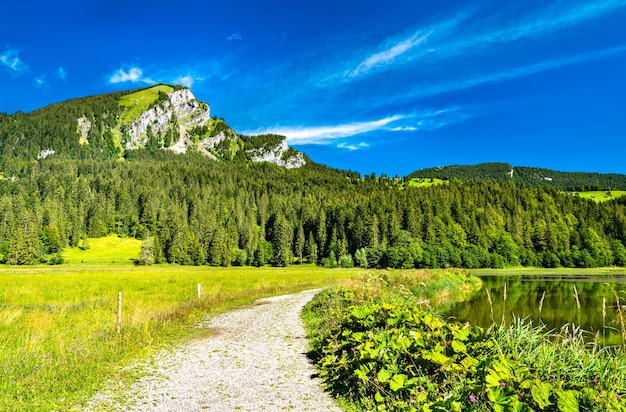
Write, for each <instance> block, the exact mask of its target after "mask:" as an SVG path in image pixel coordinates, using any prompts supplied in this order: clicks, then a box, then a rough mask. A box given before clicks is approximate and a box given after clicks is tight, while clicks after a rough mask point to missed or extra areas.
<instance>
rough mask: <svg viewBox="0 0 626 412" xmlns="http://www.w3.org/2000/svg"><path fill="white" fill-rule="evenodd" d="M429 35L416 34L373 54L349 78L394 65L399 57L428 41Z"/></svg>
mask: <svg viewBox="0 0 626 412" xmlns="http://www.w3.org/2000/svg"><path fill="white" fill-rule="evenodd" d="M428 35H429V33H427V34H424V35H421V36H420V35H418V33H416V34H414V35H413V36H412V37H410V38H408V39H403V40H401V41H399V42H398V43H396V44H394V45H392V46H391V47H389V48H388V49H386V50H383V51H381V52H378V53H374V54H372V55H371V56H369V57H368V58H366V59H365V60H364V61H363V62H361V63H360V64H359V65H358V66H357V67H356V69H354V70H353V71H351V72H350V73H349V76H350V77H357V76H360V75H361V74H364V73H367V72H368V71H370V70H371V69H373V68H376V67H379V66H384V65H386V64H390V63H393V62H394V61H395V59H396V58H397V57H399V56H402V55H403V54H405V53H406V52H408V51H410V50H411V49H413V48H414V47H417V46H419V45H420V44H422V43H423V42H424V41H426V39H427V38H428Z"/></svg>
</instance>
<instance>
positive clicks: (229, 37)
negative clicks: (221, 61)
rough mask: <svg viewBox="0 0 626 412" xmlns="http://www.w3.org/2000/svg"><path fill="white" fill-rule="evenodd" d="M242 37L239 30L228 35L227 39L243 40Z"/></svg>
mask: <svg viewBox="0 0 626 412" xmlns="http://www.w3.org/2000/svg"><path fill="white" fill-rule="evenodd" d="M241 39H242V37H241V34H239V32H234V33H233V34H231V35H230V36H228V37H226V40H228V41H233V40H241Z"/></svg>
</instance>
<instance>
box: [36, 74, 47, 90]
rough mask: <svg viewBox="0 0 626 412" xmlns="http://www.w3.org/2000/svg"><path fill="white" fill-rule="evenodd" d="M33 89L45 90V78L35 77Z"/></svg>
mask: <svg viewBox="0 0 626 412" xmlns="http://www.w3.org/2000/svg"><path fill="white" fill-rule="evenodd" d="M35 87H37V88H38V89H43V90H47V89H48V79H47V78H46V76H38V77H35Z"/></svg>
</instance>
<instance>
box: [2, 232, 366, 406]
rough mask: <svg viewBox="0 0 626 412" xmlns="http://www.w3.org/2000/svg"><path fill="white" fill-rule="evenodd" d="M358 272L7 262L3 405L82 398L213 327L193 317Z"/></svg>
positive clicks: (63, 403) (75, 401)
mask: <svg viewBox="0 0 626 412" xmlns="http://www.w3.org/2000/svg"><path fill="white" fill-rule="evenodd" d="M92 248H93V244H92ZM96 249H97V248H96ZM92 253H98V252H97V251H93V252H92ZM84 256H86V255H84ZM84 256H83V257H84ZM356 273H358V270H356V269H352V270H344V269H321V268H317V267H313V266H292V267H289V268H280V269H278V268H234V267H232V268H211V267H181V266H174V265H171V266H170V265H163V266H160V265H159V266H151V267H137V266H134V265H132V264H131V263H126V264H123V263H119V261H114V262H113V264H111V263H109V264H106V265H103V264H94V263H93V262H92V264H82V265H79V264H73V265H61V266H39V267H33V268H16V267H2V268H0V410H2V411H26V410H28V411H51V410H68V409H71V408H72V407H73V406H76V405H78V407H80V404H81V403H82V402H84V401H86V400H88V399H89V398H90V397H91V396H92V395H93V394H94V393H95V392H96V391H97V390H98V388H99V387H101V385H102V384H103V383H104V382H105V381H106V380H108V379H112V378H114V379H117V380H124V379H129V378H132V377H128V376H124V374H123V373H121V372H120V371H121V370H122V368H123V367H124V366H126V365H128V364H130V363H132V362H133V361H135V360H138V359H143V358H146V357H147V356H149V355H150V354H152V353H154V352H155V351H156V350H158V349H160V348H163V347H164V346H167V345H171V344H174V343H176V342H180V341H182V340H184V339H189V338H191V337H194V336H198V335H199V334H203V333H204V334H205V333H207V332H206V331H205V332H203V331H202V330H199V329H196V328H194V327H193V325H194V323H196V322H197V321H199V320H200V319H201V318H202V317H204V316H206V314H207V313H215V312H219V311H223V310H226V309H228V308H232V307H236V306H239V305H243V304H246V303H251V302H253V301H254V300H255V299H257V298H260V297H263V296H269V295H274V294H279V293H287V292H294V291H298V290H303V289H308V288H317V287H324V286H328V285H331V284H333V283H334V282H335V280H336V279H339V278H343V277H347V276H353V275H354V274H356ZM199 283H200V284H201V285H202V297H201V298H200V299H199V298H198V296H197V291H198V287H197V285H198V284H199ZM120 291H121V292H122V293H123V306H122V322H121V328H120V332H119V333H118V332H117V330H116V313H117V294H118V292H120Z"/></svg>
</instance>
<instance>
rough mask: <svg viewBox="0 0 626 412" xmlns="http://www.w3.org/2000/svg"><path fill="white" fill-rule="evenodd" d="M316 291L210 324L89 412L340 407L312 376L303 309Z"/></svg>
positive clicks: (266, 302) (215, 319)
mask: <svg viewBox="0 0 626 412" xmlns="http://www.w3.org/2000/svg"><path fill="white" fill-rule="evenodd" d="M317 292H318V291H317V290H308V291H304V292H301V293H297V294H292V295H283V296H277V297H272V298H266V299H261V300H259V301H257V302H256V304H254V305H252V306H250V307H245V308H243V309H239V310H235V311H232V312H227V313H223V314H220V315H217V316H215V317H213V318H211V319H209V320H208V321H207V322H205V323H204V326H205V327H209V328H211V329H212V331H214V333H213V334H212V335H211V336H209V337H207V338H203V339H199V340H195V341H192V342H190V343H187V344H184V345H181V346H179V347H177V348H175V349H173V350H169V351H164V352H161V353H160V354H159V355H157V356H156V357H155V358H154V359H152V360H151V361H150V362H148V363H146V364H145V365H143V367H145V368H147V369H148V371H149V374H148V376H146V377H144V378H142V379H140V380H139V381H138V382H136V383H135V384H134V385H133V386H132V387H131V388H129V389H127V390H125V391H124V392H123V393H121V394H120V393H116V392H115V391H114V390H113V391H109V393H108V394H107V393H102V394H99V395H97V396H96V397H94V399H93V400H92V401H91V402H90V404H89V408H88V409H89V410H93V411H100V410H116V411H155V412H157V411H158V412H161V411H168V412H170V411H185V412H187V411H280V410H293V411H337V412H339V411H341V409H339V408H338V407H337V405H336V404H335V402H334V401H333V400H332V398H331V396H330V395H329V394H328V393H326V392H324V391H323V389H322V387H321V382H320V380H319V379H317V378H313V376H314V374H315V373H316V372H315V369H314V367H313V366H312V365H311V363H310V362H309V360H308V358H307V357H306V351H307V339H306V334H305V331H304V327H303V325H302V321H301V319H300V311H301V310H302V307H303V306H304V305H305V304H306V303H307V302H308V301H309V300H311V299H312V298H313V296H314V295H315V293H317Z"/></svg>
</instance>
